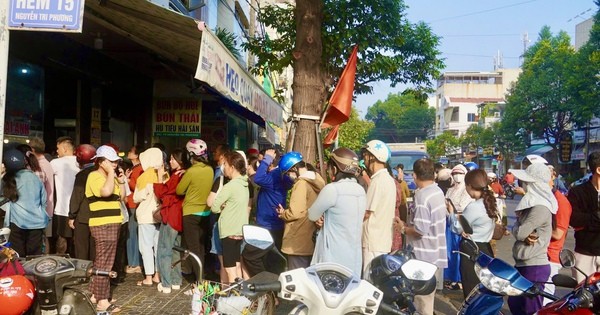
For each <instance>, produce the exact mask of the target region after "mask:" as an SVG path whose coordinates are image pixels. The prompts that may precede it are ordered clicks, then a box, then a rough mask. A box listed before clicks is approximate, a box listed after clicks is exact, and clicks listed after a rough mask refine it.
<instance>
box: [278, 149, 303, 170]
mask: <svg viewBox="0 0 600 315" xmlns="http://www.w3.org/2000/svg"><path fill="white" fill-rule="evenodd" d="M301 161H302V154H300V152H296V151H291V152H288V153H286V154H284V155H283V156H282V157H281V159H280V160H279V164H278V165H279V169H280V170H281V174H285V173H287V172H288V171H289V170H290V169H291V168H292V167H294V165H296V164H298V163H299V162H301Z"/></svg>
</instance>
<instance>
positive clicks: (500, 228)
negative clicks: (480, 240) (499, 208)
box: [492, 216, 506, 241]
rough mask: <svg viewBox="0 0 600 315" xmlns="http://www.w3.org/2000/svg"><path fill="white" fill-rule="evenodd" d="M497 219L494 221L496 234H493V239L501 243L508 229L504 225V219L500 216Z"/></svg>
mask: <svg viewBox="0 0 600 315" xmlns="http://www.w3.org/2000/svg"><path fill="white" fill-rule="evenodd" d="M496 218H497V219H496V220H495V221H494V234H492V239H493V240H496V241H499V240H501V239H502V237H504V232H506V227H505V226H504V224H502V219H500V216H497V217H496Z"/></svg>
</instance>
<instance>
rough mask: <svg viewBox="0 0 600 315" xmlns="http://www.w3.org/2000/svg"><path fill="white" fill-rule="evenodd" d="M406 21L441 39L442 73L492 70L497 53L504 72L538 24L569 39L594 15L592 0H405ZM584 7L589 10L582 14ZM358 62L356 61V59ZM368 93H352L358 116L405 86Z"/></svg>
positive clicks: (379, 87) (534, 37) (513, 63)
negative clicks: (422, 24)
mask: <svg viewBox="0 0 600 315" xmlns="http://www.w3.org/2000/svg"><path fill="white" fill-rule="evenodd" d="M405 3H406V5H408V6H409V8H408V10H407V11H406V13H407V15H408V19H409V21H411V22H417V21H423V22H425V23H427V24H429V25H430V27H431V28H432V30H433V32H434V33H435V34H437V35H438V36H441V37H442V39H441V43H440V47H439V50H440V51H441V53H442V58H445V59H446V60H445V63H446V68H445V69H444V70H443V71H492V70H493V69H494V56H496V55H497V54H498V51H500V53H501V54H502V55H503V65H504V68H518V67H519V65H520V59H519V56H520V55H521V54H522V53H523V39H522V38H523V34H524V33H528V36H529V40H530V41H531V42H530V43H529V44H530V45H531V44H532V43H534V42H535V41H536V40H537V37H538V33H539V31H540V30H541V28H542V27H543V26H544V25H548V26H550V28H551V30H552V32H553V33H555V34H556V33H558V32H559V31H561V30H563V31H566V32H567V33H568V34H569V36H571V41H572V42H573V43H574V41H575V26H576V25H577V24H578V23H580V22H582V21H584V20H585V19H587V18H590V17H592V16H593V15H594V13H595V12H596V9H597V7H596V5H595V4H594V2H593V0H507V1H487V0H405ZM588 9H591V10H589V11H588ZM359 62H360V60H359ZM373 88H374V93H373V94H367V95H358V96H357V99H356V103H355V106H356V107H357V109H358V110H359V112H360V113H361V116H364V115H365V114H366V112H367V108H368V107H369V106H371V105H373V104H374V103H375V102H376V101H377V100H385V99H386V97H387V95H388V94H389V93H397V92H401V91H403V90H404V89H405V88H406V86H400V85H398V86H396V88H391V87H390V86H389V82H385V81H381V82H377V83H375V84H373Z"/></svg>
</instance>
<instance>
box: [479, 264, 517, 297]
mask: <svg viewBox="0 0 600 315" xmlns="http://www.w3.org/2000/svg"><path fill="white" fill-rule="evenodd" d="M475 273H476V274H477V277H478V278H479V280H480V281H481V284H483V285H484V286H485V287H486V288H488V289H489V290H490V291H493V292H496V293H498V294H503V295H508V296H518V295H521V294H523V293H524V292H523V291H522V290H519V289H517V288H515V287H513V286H512V285H510V281H508V280H506V279H502V278H500V277H498V276H495V275H494V274H493V273H491V272H490V270H489V269H487V268H482V267H481V266H480V265H479V264H475Z"/></svg>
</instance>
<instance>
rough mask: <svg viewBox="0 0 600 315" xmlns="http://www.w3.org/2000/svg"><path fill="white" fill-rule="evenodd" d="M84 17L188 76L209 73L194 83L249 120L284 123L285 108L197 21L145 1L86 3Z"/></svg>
mask: <svg viewBox="0 0 600 315" xmlns="http://www.w3.org/2000/svg"><path fill="white" fill-rule="evenodd" d="M85 19H88V20H91V21H92V22H93V23H96V24H98V25H100V26H102V27H104V28H106V29H108V30H110V31H112V32H115V33H117V34H119V35H121V36H123V37H125V38H128V39H131V40H132V41H134V42H136V43H137V44H139V45H141V46H143V47H145V48H147V49H148V50H150V51H153V52H155V53H156V54H158V55H159V56H160V57H162V58H166V59H168V60H169V61H170V62H172V63H175V64H177V65H180V66H182V67H184V68H185V69H187V70H189V72H190V74H191V73H193V71H194V69H197V70H200V69H204V70H208V71H209V73H210V76H209V77H202V76H198V72H196V79H198V80H200V81H203V82H205V83H206V84H208V85H209V86H210V87H211V88H212V89H214V90H215V91H217V92H218V94H220V95H221V96H223V97H224V98H226V99H227V100H228V101H232V102H234V103H235V104H237V105H239V106H240V107H241V108H242V109H241V111H242V112H244V111H249V112H251V113H252V114H253V115H250V117H249V118H250V119H251V120H252V121H254V122H257V121H261V123H260V125H261V126H264V123H266V122H271V123H274V124H275V125H277V126H282V125H283V106H281V105H280V104H279V103H277V102H276V101H275V100H273V98H272V97H271V95H268V94H267V93H266V92H265V91H264V90H263V89H262V86H261V85H260V84H258V83H257V82H256V80H255V79H254V77H253V76H252V75H250V74H249V73H248V72H247V71H246V70H245V69H244V68H243V67H241V66H240V65H239V62H238V61H237V60H236V59H235V58H234V57H233V56H232V55H231V52H229V50H227V48H225V47H224V46H223V44H222V43H221V42H220V41H219V40H218V39H217V38H216V37H215V36H214V34H212V33H210V31H208V30H207V31H204V32H201V31H200V29H199V27H198V23H199V22H198V21H196V20H195V19H193V18H191V17H189V16H186V15H182V14H180V13H177V12H175V11H172V10H169V9H166V8H163V7H160V6H158V5H155V4H153V3H151V2H149V1H145V0H143V1H142V0H102V1H97V0H94V1H86V3H85V13H84V23H85ZM203 33H204V34H206V35H204V34H203ZM203 35H204V36H203ZM201 46H202V47H204V48H201ZM201 50H203V51H204V52H207V53H208V54H204V55H203V54H202V53H201ZM211 53H213V54H211ZM159 63H160V62H159ZM210 71H212V72H210ZM255 116H258V117H255ZM257 118H258V119H257Z"/></svg>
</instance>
